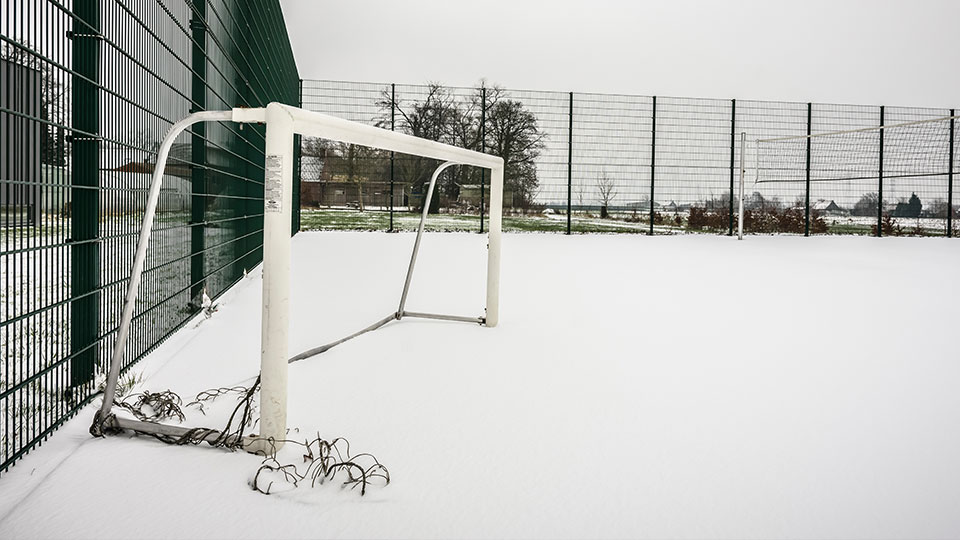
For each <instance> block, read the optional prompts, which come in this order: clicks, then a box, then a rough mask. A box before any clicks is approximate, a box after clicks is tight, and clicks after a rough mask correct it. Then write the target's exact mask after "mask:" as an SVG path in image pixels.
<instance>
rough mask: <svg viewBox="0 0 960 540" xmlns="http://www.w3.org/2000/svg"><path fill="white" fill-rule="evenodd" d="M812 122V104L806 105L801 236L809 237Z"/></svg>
mask: <svg viewBox="0 0 960 540" xmlns="http://www.w3.org/2000/svg"><path fill="white" fill-rule="evenodd" d="M812 121H813V103H807V173H806V174H807V176H806V193H805V195H804V204H803V207H804V214H803V235H804V236H810V144H811V139H810V133H811V132H810V129H811V127H812V123H813V122H812Z"/></svg>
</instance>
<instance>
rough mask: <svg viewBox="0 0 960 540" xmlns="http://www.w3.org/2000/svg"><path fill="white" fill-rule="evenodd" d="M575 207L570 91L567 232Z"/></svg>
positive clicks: (571, 98)
mask: <svg viewBox="0 0 960 540" xmlns="http://www.w3.org/2000/svg"><path fill="white" fill-rule="evenodd" d="M572 207H573V92H570V118H569V126H568V128H567V234H570V230H571V229H572V225H573V223H572V221H571V210H572Z"/></svg>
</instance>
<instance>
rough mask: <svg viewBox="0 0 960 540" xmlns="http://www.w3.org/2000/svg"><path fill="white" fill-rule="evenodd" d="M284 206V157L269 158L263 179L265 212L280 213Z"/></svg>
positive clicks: (274, 156)
mask: <svg viewBox="0 0 960 540" xmlns="http://www.w3.org/2000/svg"><path fill="white" fill-rule="evenodd" d="M282 206H283V156H281V155H280V154H270V155H268V156H267V162H266V171H265V173H264V177H263V211H264V212H279V211H280V209H281V208H282Z"/></svg>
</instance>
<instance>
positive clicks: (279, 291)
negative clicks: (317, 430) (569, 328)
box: [90, 103, 504, 487]
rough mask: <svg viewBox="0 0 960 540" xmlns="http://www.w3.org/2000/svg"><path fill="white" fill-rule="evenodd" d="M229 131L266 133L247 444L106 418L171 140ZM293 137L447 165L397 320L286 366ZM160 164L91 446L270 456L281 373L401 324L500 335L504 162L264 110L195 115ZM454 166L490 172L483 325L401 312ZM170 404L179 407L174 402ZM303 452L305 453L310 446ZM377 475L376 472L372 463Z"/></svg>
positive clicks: (277, 426) (221, 435)
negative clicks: (231, 125) (111, 436)
mask: <svg viewBox="0 0 960 540" xmlns="http://www.w3.org/2000/svg"><path fill="white" fill-rule="evenodd" d="M227 121H232V122H238V123H241V124H242V123H265V124H266V126H267V129H266V146H265V165H264V169H265V178H264V227H263V234H264V247H263V249H264V255H263V276H264V278H263V299H262V315H263V318H262V325H261V365H260V377H259V379H258V384H259V387H260V389H261V401H260V407H261V414H260V426H259V430H260V433H259V434H255V435H249V436H247V437H244V435H243V427H244V425H245V422H241V425H240V426H239V431H238V432H237V433H236V434H233V433H231V432H230V429H229V424H228V427H227V429H224V430H223V431H222V432H221V431H217V430H212V429H208V428H192V429H188V428H181V427H174V426H167V425H163V424H160V423H158V422H151V421H149V420H128V419H121V418H118V417H117V416H116V415H115V414H113V413H112V409H113V406H114V401H115V394H116V388H117V382H118V379H119V375H120V367H121V364H122V360H123V355H124V349H125V345H126V341H127V335H128V332H129V329H130V321H131V319H132V317H133V311H134V308H135V306H136V300H137V294H138V288H139V284H140V277H141V275H142V273H143V269H144V262H145V259H146V251H147V246H148V244H149V241H150V231H151V227H152V224H153V217H154V214H155V213H156V209H157V204H158V201H159V195H160V187H161V184H162V181H163V173H164V168H165V163H166V159H167V156H168V154H169V152H170V148H171V147H172V145H173V141H174V140H175V139H176V137H177V136H178V135H179V134H180V133H181V132H183V131H184V130H185V129H186V128H187V127H189V126H191V125H193V124H196V123H199V122H227ZM294 134H300V135H309V136H314V137H322V138H325V139H330V140H335V141H341V142H346V143H350V144H358V145H363V146H370V147H375V148H381V149H385V150H391V151H394V152H400V153H405V154H413V155H419V156H423V157H428V158H433V159H439V160H443V161H444V163H443V164H442V165H440V167H438V168H437V169H436V170H435V172H434V173H433V175H432V177H431V180H430V185H429V187H428V189H427V199H426V203H425V204H424V207H423V214H422V216H421V219H420V225H419V228H418V230H417V236H416V241H415V243H414V247H413V252H412V254H411V257H410V265H409V268H408V270H407V275H406V280H405V282H404V287H403V293H402V295H401V299H400V305H399V308H398V309H397V311H396V313H394V314H392V315H390V316H388V317H387V318H384V319H382V320H380V321H378V322H377V323H374V324H373V325H371V326H369V327H367V328H365V329H363V330H361V331H359V332H356V333H354V334H351V335H349V336H347V337H345V338H343V339H341V340H338V341H335V342H333V343H329V344H327V345H323V346H321V347H318V348H315V349H311V350H309V351H306V352H304V353H301V354H299V355H296V356H295V357H293V358H289V355H288V343H287V342H288V335H289V325H290V320H289V319H290V318H289V304H290V234H289V224H290V220H291V205H292V187H293V163H292V161H293V137H294ZM157 163H158V164H160V166H158V167H157V168H156V169H155V170H154V174H153V179H152V181H151V185H150V191H149V196H148V200H147V207H146V211H145V212H144V218H143V225H142V227H141V231H140V237H139V241H138V244H137V251H136V256H135V258H134V264H133V270H132V273H131V277H130V282H129V286H128V289H127V292H126V296H125V302H124V307H123V314H122V317H121V321H120V326H119V329H118V332H117V340H116V342H115V344H114V349H113V355H112V359H111V363H110V371H109V375H108V378H107V382H106V387H105V389H104V399H103V404H102V406H101V408H100V410H99V411H98V412H97V414H96V415H95V417H94V421H93V424H92V425H91V427H90V433H91V434H93V435H95V436H102V435H103V434H104V433H106V432H109V431H111V430H121V429H130V430H133V431H137V432H140V433H146V434H150V435H153V436H155V437H157V438H159V439H161V440H165V441H166V442H174V443H175V444H185V443H199V442H204V441H206V442H211V444H215V445H216V446H226V447H230V448H236V447H242V448H244V449H246V450H247V451H250V452H254V453H260V454H264V455H273V456H275V455H276V451H277V450H278V449H279V448H280V447H282V446H283V444H284V443H285V442H287V441H286V436H287V426H286V423H287V422H286V417H287V369H288V368H287V366H288V364H289V363H291V362H293V361H296V360H301V359H304V358H308V357H310V356H314V355H316V354H320V353H322V352H324V351H326V350H329V349H330V348H331V347H334V346H336V345H338V344H340V343H343V342H344V341H347V340H349V339H352V338H354V337H357V336H359V335H362V334H364V333H366V332H369V331H372V330H376V329H378V328H381V327H383V326H384V325H386V324H387V323H388V322H390V321H391V320H400V319H402V318H403V317H404V316H407V317H416V318H427V319H442V320H450V321H459V322H470V323H479V324H481V325H486V326H489V327H493V326H496V325H497V322H498V319H499V283H500V234H501V226H502V216H501V213H502V212H501V206H502V204H501V202H502V196H503V166H504V165H503V160H502V159H501V158H499V157H495V156H490V155H487V154H482V153H479V152H474V151H471V150H466V149H463V148H457V147H454V146H449V145H446V144H442V143H438V142H434V141H428V140H425V139H420V138H417V137H412V136H409V135H404V134H400V133H395V132H391V131H386V130H383V129H379V128H375V127H371V126H366V125H363V124H359V123H355V122H350V121H347V120H342V119H339V118H335V117H332V116H328V115H324V114H320V113H314V112H309V111H305V110H302V109H298V108H295V107H289V106H286V105H282V104H279V103H271V104H269V105H268V106H267V107H265V108H257V109H234V110H232V111H206V112H200V113H195V114H192V115H190V116H188V117H186V118H184V119H183V120H181V121H179V122H177V123H176V124H174V125H173V126H172V127H171V128H170V131H169V132H168V134H167V136H166V138H165V139H164V141H163V144H162V145H161V147H160V152H159V155H158V158H157ZM454 165H472V166H476V167H482V168H487V169H490V170H491V179H490V183H491V193H490V209H491V212H490V227H489V237H488V238H489V240H488V245H487V249H488V254H487V291H486V309H485V316H483V317H463V316H456V315H442V314H431V313H419V312H408V311H406V310H405V309H404V306H405V303H406V299H407V295H408V293H409V288H410V282H411V279H412V277H413V271H414V267H415V265H416V259H417V254H418V252H419V248H420V241H421V238H422V236H423V230H424V222H425V220H426V217H427V213H428V211H429V207H430V198H431V197H432V194H433V190H434V187H435V185H436V181H437V177H438V176H439V174H440V172H442V171H443V170H444V169H445V168H447V167H451V166H454ZM256 386H258V385H254V387H251V388H250V389H249V393H248V396H247V399H248V400H249V399H251V396H252V394H253V392H254V391H255V388H256ZM177 399H179V398H178V397H177ZM248 405H249V403H248ZM248 412H249V407H248V408H247V409H246V410H245V411H244V418H246V415H247V413H248ZM232 420H233V417H231V422H232ZM228 443H229V444H228ZM307 444H308V446H309V443H307ZM375 465H376V466H377V467H382V466H380V465H379V463H376V464H375ZM281 468H282V467H281ZM334 468H335V469H336V468H337V467H336V466H335V467H334ZM324 470H327V469H324ZM350 474H351V479H352V478H353V476H352V475H353V473H352V472H350ZM362 476H364V477H365V476H366V472H364V473H363V475H362ZM388 481H389V480H388ZM364 487H365V482H364Z"/></svg>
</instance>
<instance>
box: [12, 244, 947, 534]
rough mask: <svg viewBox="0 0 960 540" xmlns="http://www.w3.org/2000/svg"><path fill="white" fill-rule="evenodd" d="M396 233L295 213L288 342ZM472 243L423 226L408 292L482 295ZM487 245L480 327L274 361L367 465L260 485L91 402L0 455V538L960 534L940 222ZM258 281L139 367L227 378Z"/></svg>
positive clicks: (373, 303)
mask: <svg viewBox="0 0 960 540" xmlns="http://www.w3.org/2000/svg"><path fill="white" fill-rule="evenodd" d="M412 241H413V236H412V235H410V234H393V235H391V234H370V233H302V234H300V235H298V236H297V237H296V238H295V241H294V282H295V287H296V289H295V290H296V294H295V295H294V298H293V312H294V314H295V318H294V325H293V329H292V337H291V349H292V352H297V351H300V350H303V349H306V348H309V347H312V346H315V345H318V344H321V343H324V342H327V341H330V340H332V339H334V338H338V337H341V336H343V335H346V334H348V333H350V332H352V331H354V330H356V329H359V328H361V327H363V326H366V325H367V324H370V323H372V322H373V321H375V320H377V319H380V318H381V317H383V316H385V315H386V314H387V313H389V312H391V311H392V310H395V309H396V303H397V301H398V299H399V293H400V289H401V287H402V283H403V273H404V270H405V266H406V264H407V256H408V252H409V249H410V246H411V244H412ZM484 245H485V238H484V237H482V236H479V235H471V234H430V235H427V237H426V238H425V240H424V244H423V251H422V253H421V257H420V259H419V261H418V273H417V276H416V277H415V279H414V283H413V287H412V290H411V296H410V300H409V302H408V309H410V310H413V311H436V312H448V313H454V314H462V315H480V314H481V309H482V302H483V286H482V285H483V279H484V265H483V263H484V255H485V253H484ZM503 246H504V253H503V290H502V303H501V324H500V326H499V327H497V328H495V329H487V328H482V327H479V326H474V325H468V324H462V323H445V322H433V321H406V320H405V321H403V322H400V323H394V324H391V325H388V326H387V327H385V328H383V329H381V330H379V331H377V332H374V333H371V334H368V335H364V336H361V337H359V338H357V339H355V340H353V341H350V342H348V343H346V344H344V345H342V346H340V347H337V348H335V349H332V350H331V351H329V352H328V353H325V354H324V355H322V356H320V357H317V358H314V359H311V360H306V361H303V362H299V363H297V364H295V365H293V366H292V367H291V372H290V375H291V376H290V406H289V411H290V418H289V424H290V425H291V426H293V427H297V428H299V430H300V431H299V433H303V434H307V435H304V438H305V437H306V436H309V434H315V433H318V432H319V434H320V435H321V436H323V437H325V438H328V439H329V438H332V437H336V436H344V437H347V438H348V439H350V441H351V443H352V445H353V449H354V450H355V451H361V452H371V453H373V454H375V455H376V456H377V457H378V458H379V459H380V461H381V462H383V463H384V464H385V465H386V466H387V467H388V468H389V470H390V473H391V476H392V479H393V482H392V483H391V484H390V485H389V486H387V487H385V488H373V489H371V490H370V491H368V494H367V495H366V496H365V497H362V498H361V497H360V495H359V492H358V491H345V490H341V489H339V488H338V487H337V485H336V484H326V485H324V486H320V487H316V488H313V489H310V488H300V489H297V490H294V491H292V492H288V493H285V494H282V495H271V496H265V495H261V494H259V493H257V492H254V491H252V490H251V489H250V488H249V487H248V484H247V482H248V480H249V479H250V477H251V476H252V474H253V473H254V471H255V470H256V468H257V466H258V465H259V463H260V458H258V457H255V456H252V455H249V454H245V453H228V452H224V451H222V450H217V449H211V448H208V447H202V446H201V447H171V446H166V445H163V444H161V443H159V442H156V441H154V440H151V439H149V438H146V437H130V436H114V437H108V438H105V439H93V438H91V437H90V436H89V435H88V434H87V433H86V429H87V427H88V425H89V423H90V420H91V418H92V416H93V408H92V407H90V408H88V409H86V410H84V411H83V412H82V413H81V415H80V416H79V417H78V418H76V419H74V420H73V421H71V422H70V423H68V424H67V425H66V426H65V427H64V428H62V429H61V430H59V431H58V432H57V433H56V434H55V435H54V436H53V438H52V439H51V440H50V441H48V442H47V443H45V444H44V445H43V446H42V447H41V448H39V449H38V450H35V451H34V452H32V453H30V454H29V455H28V456H27V457H26V458H25V459H24V460H23V461H22V462H20V463H19V464H17V465H16V466H15V467H13V468H12V469H11V470H10V471H8V472H7V473H5V474H4V476H3V477H2V478H0V537H2V538H34V537H71V538H131V537H144V538H172V537H183V538H186V537H189V538H197V537H200V538H264V537H285V538H293V537H324V538H358V537H392V538H410V537H415V538H478V537H509V538H582V537H605V538H623V537H630V538H640V537H657V538H659V537H673V538H730V537H738V538H757V537H766V538H798V537H802V538H903V537H911V538H956V537H958V536H960V459H958V458H957V456H960V430H958V429H957V426H960V392H958V391H957V384H958V381H960V340H958V339H957V330H958V326H957V308H958V305H960V280H958V279H957V271H958V269H960V242H958V241H956V240H947V239H917V238H909V239H906V238H884V239H876V238H852V237H821V238H800V237H748V238H747V239H746V240H745V241H743V242H738V241H736V240H735V239H732V238H727V237H714V236H699V235H691V236H666V237H643V236H633V235H630V236H573V237H566V236H560V235H509V236H507V237H506V238H505V239H504V243H503ZM259 285H260V279H259V274H258V273H256V272H254V273H253V274H251V276H250V277H248V278H247V279H246V280H244V281H242V282H241V283H240V284H239V285H237V286H236V287H235V288H234V289H233V290H232V291H231V292H229V293H228V294H227V295H225V296H224V297H223V298H222V299H221V301H220V309H219V311H218V312H217V313H216V314H215V315H214V316H213V318H211V319H209V320H203V322H200V321H199V320H198V321H196V322H192V323H191V324H189V325H188V326H187V327H186V328H185V329H184V330H183V331H181V332H180V333H178V334H177V335H176V336H174V337H173V338H172V339H170V340H169V341H168V342H166V343H165V344H164V345H163V346H162V347H160V348H159V349H158V350H157V351H155V352H154V353H153V354H152V355H151V356H150V357H149V358H148V359H146V360H145V361H144V362H142V363H141V364H139V365H138V366H136V367H135V373H142V374H143V375H144V377H145V381H144V383H143V384H142V385H141V388H147V389H150V390H154V391H158V390H164V389H167V388H170V389H173V390H175V391H177V392H178V393H180V395H182V396H186V397H190V396H192V395H193V394H195V393H196V392H198V391H200V390H203V389H206V388H212V387H219V386H226V385H234V384H243V383H247V382H249V381H250V380H251V378H252V377H253V376H255V374H256V370H257V365H258V361H259V360H258V351H259V348H258V344H259V296H260V294H259ZM214 416H215V415H212V414H211V416H208V417H203V416H194V417H191V418H189V419H188V422H191V424H190V425H196V424H199V423H203V424H204V425H211V426H214V427H216V426H217V425H218V422H220V420H221V419H218V418H214ZM299 433H298V434H295V436H296V435H299Z"/></svg>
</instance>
